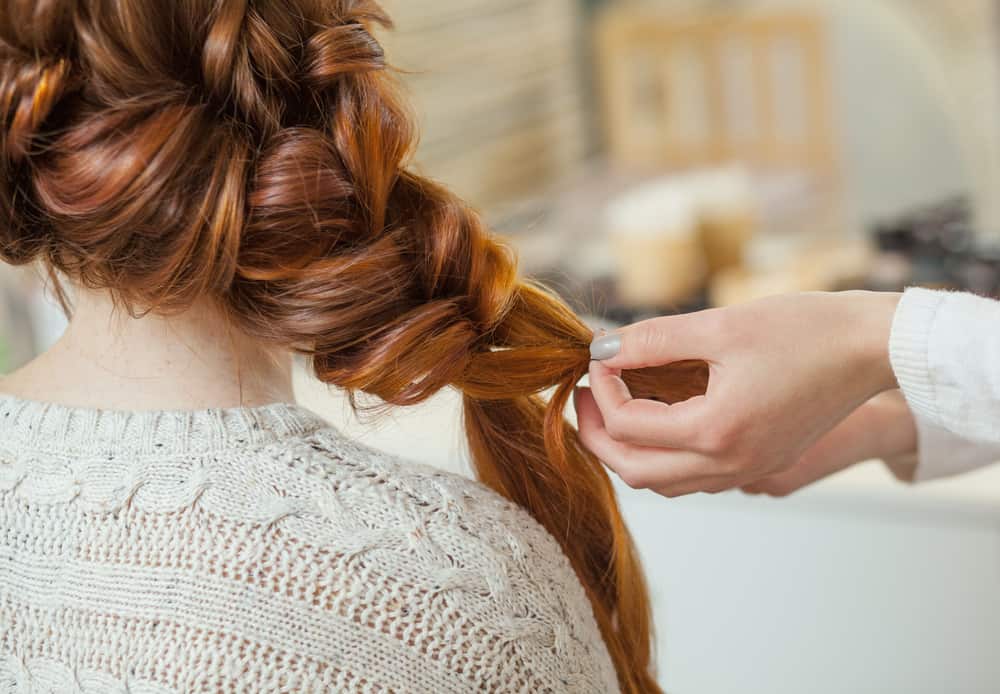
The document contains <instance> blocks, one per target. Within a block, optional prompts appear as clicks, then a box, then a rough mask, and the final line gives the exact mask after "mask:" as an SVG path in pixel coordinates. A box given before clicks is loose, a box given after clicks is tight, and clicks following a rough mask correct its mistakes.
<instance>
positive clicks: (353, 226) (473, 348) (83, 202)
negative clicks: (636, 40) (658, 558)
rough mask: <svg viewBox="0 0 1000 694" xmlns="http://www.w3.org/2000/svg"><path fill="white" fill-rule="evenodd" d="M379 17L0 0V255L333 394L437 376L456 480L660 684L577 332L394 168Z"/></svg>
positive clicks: (373, 10) (178, 2)
mask: <svg viewBox="0 0 1000 694" xmlns="http://www.w3.org/2000/svg"><path fill="white" fill-rule="evenodd" d="M389 24H390V22H389V18H388V17H387V16H386V14H385V13H384V12H383V10H382V9H381V8H380V7H379V5H377V4H376V3H375V2H373V1H371V0H171V1H170V2H146V1H143V0H0V258H2V259H3V260H5V261H7V262H9V263H13V264H26V263H31V262H35V261H42V262H43V263H44V264H45V265H47V266H48V267H49V268H50V269H52V270H53V271H57V272H59V273H61V274H63V275H65V276H67V277H70V278H72V279H73V280H74V281H76V282H78V283H80V284H82V285H84V286H87V287H90V288H96V289H106V290H109V291H111V292H112V293H113V295H114V296H115V298H116V300H117V301H119V303H120V304H121V305H123V306H126V307H128V309H129V310H130V311H132V312H133V314H135V315H138V314H140V313H143V312H157V313H169V312H179V311H183V310H184V309H185V308H187V307H190V306H191V305H193V304H194V303H195V302H196V301H198V300H201V299H203V298H206V297H207V298H210V299H212V300H213V301H215V302H216V303H217V304H218V306H219V307H221V309H222V310H223V311H224V312H225V314H226V315H227V316H228V317H229V319H231V320H232V321H233V323H234V324H235V325H236V326H238V327H239V328H240V329H241V330H242V331H244V332H245V333H247V334H248V335H250V336H253V337H254V338H256V339H259V340H261V341H263V342H265V343H268V344H271V345H274V346H278V347H282V348H286V349H291V350H293V351H296V352H298V353H301V354H304V355H306V356H308V357H309V358H310V360H311V364H312V365H313V368H314V370H315V374H316V376H317V377H318V378H319V379H321V380H322V381H324V382H326V383H329V384H333V385H336V386H339V387H341V388H344V389H347V391H348V392H350V393H352V394H353V393H359V392H361V393H368V394H372V395H374V396H377V397H378V398H381V399H382V400H383V401H385V402H386V403H388V404H391V405H413V404H416V403H420V402H421V401H424V400H426V399H427V398H428V397H430V396H431V395H433V394H434V393H436V392H438V391H439V390H441V389H443V388H445V387H453V388H455V389H457V390H459V391H460V392H461V393H462V394H463V398H464V416H465V425H466V430H467V432H468V439H469V443H470V448H471V452H472V457H473V461H474V467H475V470H476V473H477V475H478V477H479V479H480V480H481V481H482V482H484V483H485V484H487V485H489V486H490V487H492V488H493V489H494V490H496V491H497V492H498V493H500V494H502V495H503V496H505V497H507V498H508V499H510V500H512V501H514V502H516V503H518V504H520V505H521V506H523V507H524V508H525V509H527V510H528V511H529V512H530V513H531V514H532V515H533V516H534V517H535V518H536V519H537V520H538V521H539V522H540V523H541V524H542V525H543V526H544V527H545V528H546V529H547V530H548V531H549V532H550V533H551V534H552V535H553V536H554V537H555V538H556V539H557V540H558V541H559V543H560V544H561V546H562V548H563V550H564V551H565V553H566V554H567V556H568V557H569V559H570V561H571V563H572V565H573V567H574V569H575V571H576V573H577V575H578V577H579V579H580V581H581V583H582V584H583V586H584V587H585V589H586V591H587V594H588V596H589V598H590V601H591V604H592V606H593V610H594V614H595V617H596V619H597V623H598V625H599V627H600V629H601V632H602V635H603V638H604V641H605V643H606V644H607V647H608V650H609V652H610V654H611V657H612V659H613V661H614V663H615V666H616V669H617V672H618V677H619V680H620V684H621V688H622V690H623V691H625V692H658V691H659V688H658V686H657V684H656V682H655V679H654V677H653V675H652V673H651V666H650V656H651V650H652V644H651V619H650V608H649V600H648V595H647V590H646V586H645V584H644V579H643V575H642V571H641V567H640V564H639V561H638V558H637V555H636V551H635V548H634V546H633V543H632V540H631V537H630V535H629V533H628V530H627V529H626V527H625V525H624V523H623V520H622V516H621V513H620V511H619V508H618V505H617V501H616V498H615V493H614V491H613V488H612V486H611V483H610V481H609V478H608V476H607V473H606V472H605V470H604V468H603V466H602V465H601V464H600V462H599V461H598V460H596V459H595V458H594V456H593V455H591V454H590V453H589V452H587V451H586V450H585V449H584V448H583V447H582V445H581V444H580V441H579V439H578V436H577V433H576V431H575V430H574V429H573V428H571V427H570V426H569V424H568V423H567V422H566V421H565V419H564V416H563V412H564V409H565V406H566V404H567V400H568V398H569V396H570V394H571V392H572V390H573V387H574V384H575V383H576V382H577V381H578V380H579V378H580V377H581V376H582V375H583V374H584V373H585V371H586V369H587V364H588V361H589V356H588V345H589V342H590V339H591V332H590V330H588V329H587V327H586V326H585V325H584V324H583V323H582V322H581V321H580V319H579V318H577V317H576V316H575V315H574V314H573V313H572V312H571V311H570V310H569V309H568V308H567V307H566V306H565V305H564V304H563V303H561V302H560V301H558V300H557V299H556V298H554V297H553V296H551V295H550V294H548V293H547V292H546V291H544V290H543V289H541V288H539V287H537V286H533V285H532V284H529V283H525V282H522V281H519V280H518V277H517V268H516V262H515V259H514V257H513V254H512V253H511V251H510V250H509V249H508V248H507V247H506V246H504V245H503V244H502V243H501V242H500V241H498V240H497V239H496V238H494V237H493V236H491V235H490V234H489V233H488V231H487V229H486V228H485V227H484V224H483V222H482V220H481V219H480V217H479V216H478V215H477V214H476V213H475V212H474V211H473V210H471V209H470V208H469V207H468V206H467V205H465V204H464V203H463V202H462V201H460V200H459V199H457V198H456V197H455V196H454V195H453V194H451V193H450V192H449V191H448V190H446V189H445V188H443V187H442V186H440V185H438V184H436V183H434V182H432V181H430V180H428V179H426V178H423V177H421V176H418V175H416V174H415V173H413V172H412V171H411V170H410V169H409V168H408V164H409V161H410V158H411V156H412V153H413V149H414V143H415V141H416V137H415V132H414V126H413V124H412V122H413V119H412V117H411V116H410V115H409V113H408V112H407V109H406V107H405V104H404V103H403V102H402V101H401V100H400V97H399V89H398V88H397V86H396V85H395V83H394V81H393V74H392V72H391V71H390V70H388V69H387V66H386V60H385V56H384V54H383V51H382V48H381V47H380V45H379V43H378V42H377V41H376V39H375V38H374V37H373V35H372V33H371V32H372V31H373V29H374V28H375V26H376V25H383V26H389ZM552 389H554V392H552V393H551V394H550V395H549V396H547V397H545V398H543V397H542V396H541V394H542V393H543V392H544V391H550V390H552Z"/></svg>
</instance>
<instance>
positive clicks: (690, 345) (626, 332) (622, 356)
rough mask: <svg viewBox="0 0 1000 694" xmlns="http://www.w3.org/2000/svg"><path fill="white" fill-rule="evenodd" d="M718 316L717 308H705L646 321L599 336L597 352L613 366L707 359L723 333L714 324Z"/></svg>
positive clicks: (595, 351)
mask: <svg viewBox="0 0 1000 694" xmlns="http://www.w3.org/2000/svg"><path fill="white" fill-rule="evenodd" d="M716 317H717V314H716V313H715V312H713V311H702V312H700V313H692V314H686V315H680V316H666V317H663V318H652V319H650V320H646V321H642V322H640V323H636V324H634V325H630V326H627V327H625V328H622V329H621V330H618V331H616V332H614V333H611V334H609V335H605V336H603V337H600V338H598V339H597V340H595V342H594V349H593V355H594V358H595V359H597V360H601V361H604V362H605V364H606V365H607V366H609V367H610V368H613V369H641V368H645V367H647V366H662V365H663V364H670V363H672V362H675V361H684V360H689V359H690V360H705V361H707V360H708V357H710V356H711V355H712V354H714V350H713V349H712V348H711V340H712V339H713V338H714V339H716V340H717V339H719V337H720V332H719V331H718V330H715V329H714V328H713V326H714V325H715V323H716Z"/></svg>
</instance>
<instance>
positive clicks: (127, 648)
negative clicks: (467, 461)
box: [0, 396, 617, 694]
mask: <svg viewBox="0 0 1000 694" xmlns="http://www.w3.org/2000/svg"><path fill="white" fill-rule="evenodd" d="M616 682H617V680H616V677H615V672H614V668H613V666H612V664H611V660H610V658H609V657H608V654H607V651H606V649H605V647H604V644H603V642H602V640H601V636H600V633H599V631H598V629H597V626H596V624H595V622H594V618H593V613H592V611H591V607H590V603H589V602H588V600H587V597H586V595H585V593H584V590H583V587H582V586H581V585H580V583H579V582H578V580H577V578H576V576H575V574H574V572H573V570H572V568H571V566H570V564H569V561H568V560H567V559H566V557H565V556H564V555H563V554H562V552H561V551H560V548H559V546H558V544H557V543H556V541H555V540H554V539H553V538H552V537H551V536H549V535H548V533H547V532H546V531H545V530H544V529H543V528H542V527H541V526H540V525H538V524H537V523H536V522H535V521H534V520H533V519H532V518H531V517H530V516H529V515H528V514H527V513H526V512H525V511H524V510H523V509H521V508H519V507H517V506H515V505H514V504H511V503H510V502H508V501H506V500H504V499H502V498H501V497H499V496H498V495H496V494H494V493H493V492H492V491H490V490H489V489H487V488H485V487H484V486H483V485H480V484H478V483H476V482H473V481H471V480H467V479H465V478H462V477H458V476H455V475H451V474H447V473H444V472H441V471H438V470H435V469H433V468H428V467H425V466H420V465H415V464H411V463H407V462H404V461H400V460H398V459H395V458H392V457H390V456H388V455H385V454H383V453H380V452H377V451H374V450H372V449H369V448H367V447H365V446H363V445H360V444H358V443H357V442H354V441H351V440H349V439H347V438H346V437H344V436H343V435H342V434H340V433H339V432H337V431H335V430H333V429H331V428H329V427H328V426H327V425H326V424H325V423H324V422H323V421H322V420H321V419H319V418H318V417H317V416H316V415H314V414H312V413H311V412H309V411H308V410H305V409H302V408H299V407H297V406H293V405H271V406H267V407H262V408H255V409H230V410H211V411H201V412H192V413H180V412H156V413H122V412H99V411H92V410H80V409H70V408H65V407H60V406H55V405H47V404H42V403H34V402H26V401H22V400H18V399H14V398H10V397H4V396H0V694H7V693H13V692H60V693H62V692H84V693H86V694H91V693H94V694H97V693H98V692H99V693H101V694H104V693H106V692H115V693H117V692H122V693H124V692H130V693H132V694H165V693H175V692H279V691H280V692H331V691H336V692H430V693H433V694H445V693H448V692H532V693H535V692H608V691H617V684H616Z"/></svg>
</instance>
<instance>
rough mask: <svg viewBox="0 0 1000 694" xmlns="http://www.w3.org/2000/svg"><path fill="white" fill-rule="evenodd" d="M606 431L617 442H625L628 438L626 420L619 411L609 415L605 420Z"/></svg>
mask: <svg viewBox="0 0 1000 694" xmlns="http://www.w3.org/2000/svg"><path fill="white" fill-rule="evenodd" d="M604 430H605V431H607V432H608V436H610V437H611V438H613V439H614V440H615V441H624V440H625V439H626V438H627V431H628V423H627V421H626V418H625V417H624V416H623V415H622V414H621V412H619V411H615V412H612V413H610V414H608V416H607V418H605V420H604Z"/></svg>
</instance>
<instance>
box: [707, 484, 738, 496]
mask: <svg viewBox="0 0 1000 694" xmlns="http://www.w3.org/2000/svg"><path fill="white" fill-rule="evenodd" d="M730 489H732V484H730V483H729V482H712V483H710V484H707V485H705V489H704V491H705V493H706V494H722V493H723V492H728V491H729V490H730Z"/></svg>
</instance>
